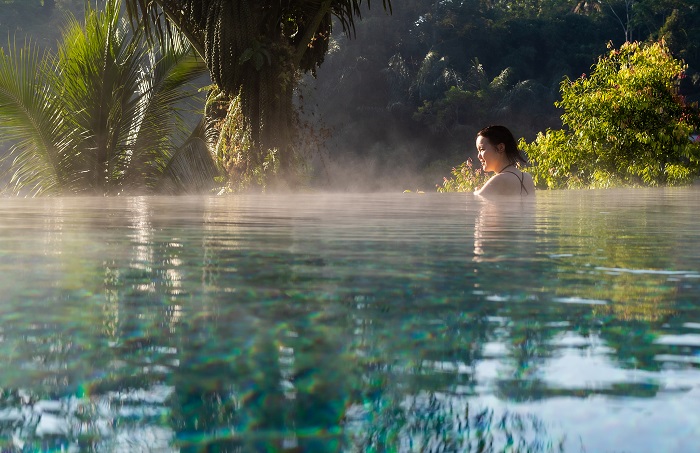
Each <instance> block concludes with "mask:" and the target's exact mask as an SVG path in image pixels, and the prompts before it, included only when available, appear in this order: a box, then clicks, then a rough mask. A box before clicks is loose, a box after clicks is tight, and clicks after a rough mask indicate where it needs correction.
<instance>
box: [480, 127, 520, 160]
mask: <svg viewBox="0 0 700 453" xmlns="http://www.w3.org/2000/svg"><path fill="white" fill-rule="evenodd" d="M476 137H477V139H478V138H479V137H483V138H484V139H486V140H488V142H489V143H490V144H491V145H493V146H495V147H498V148H501V147H500V146H499V145H501V144H502V145H503V147H502V148H501V149H502V150H503V152H504V153H505V157H506V159H507V161H508V162H509V163H511V164H516V163H518V161H520V162H522V163H525V162H526V160H525V159H524V158H523V156H522V154H521V153H520V151H519V150H518V144H517V143H516V142H515V137H513V134H512V133H511V132H510V131H509V130H508V128H507V127H505V126H487V127H485V128H483V129H481V130H480V131H479V132H477V134H476Z"/></svg>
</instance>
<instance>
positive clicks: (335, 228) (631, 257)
mask: <svg viewBox="0 0 700 453" xmlns="http://www.w3.org/2000/svg"><path fill="white" fill-rule="evenodd" d="M637 194H638V193H637ZM671 195H673V194H671ZM562 196H563V195H562ZM689 197H691V198H692V194H691V195H689ZM291 201H294V203H291ZM8 203H9V204H8V205H6V206H4V207H0V210H3V212H2V213H0V214H3V216H2V217H1V218H2V221H1V222H0V255H2V256H3V258H4V259H3V260H2V262H1V263H0V266H2V271H3V272H0V285H2V288H3V291H4V296H3V297H2V299H0V361H1V362H2V363H3V364H4V365H5V366H3V367H2V368H1V369H0V389H2V390H1V391H0V449H2V448H6V449H25V450H30V451H31V450H39V449H44V450H51V449H61V448H63V449H70V448H78V449H82V450H97V451H116V450H123V451H126V450H139V449H159V450H163V451H168V450H176V451H200V450H212V451H239V450H240V451H279V450H289V451H372V450H373V451H385V450H389V451H454V450H458V451H492V450H502V449H508V448H510V449H513V450H525V451H552V450H564V451H570V450H572V449H573V450H576V451H578V450H580V449H581V448H585V449H590V451H597V450H600V449H601V448H603V447H604V448H603V449H609V448H611V447H610V446H611V445H612V448H613V449H621V448H628V447H629V446H630V445H632V446H633V447H634V448H633V449H634V450H636V451H645V450H647V451H659V450H664V449H667V448H666V447H667V445H666V444H664V441H663V440H658V439H656V436H654V433H655V431H654V427H655V426H657V425H663V426H668V427H672V428H678V429H684V428H688V427H692V426H698V425H697V424H688V423H690V422H692V421H693V420H689V419H688V415H687V414H686V415H685V417H686V418H681V417H680V416H674V414H675V413H678V414H681V413H683V411H669V410H668V409H669V405H670V406H671V407H673V406H674V405H675V406H676V407H677V408H678V409H682V408H688V407H692V404H693V402H700V401H698V400H700V396H699V394H700V390H699V386H700V384H699V382H700V362H699V361H698V360H696V359H697V356H698V354H699V353H700V341H698V333H700V327H698V326H700V314H699V313H700V309H699V307H698V305H697V300H699V298H698V296H699V295H700V288H699V283H700V280H698V278H699V275H698V273H697V269H700V263H699V260H700V258H699V257H700V253H698V247H697V246H696V245H694V244H697V239H698V235H699V233H697V232H696V231H695V229H694V227H693V218H694V214H693V212H694V211H693V210H688V207H687V205H688V200H687V199H685V198H683V199H682V200H677V199H676V198H674V197H673V196H669V198H668V199H664V200H662V201H661V202H659V200H658V197H657V199H656V201H655V199H654V198H652V197H649V198H644V197H642V198H639V197H635V198H634V199H633V200H628V201H626V203H624V204H620V205H619V206H618V207H616V208H615V209H613V206H610V203H609V202H605V203H602V204H601V202H600V200H598V199H596V198H595V196H594V195H591V194H579V196H577V197H570V198H565V199H558V198H557V196H549V197H547V196H545V197H538V200H537V202H536V203H530V204H521V203H516V204H512V205H504V204H492V203H489V202H483V203H482V202H479V203H477V202H475V200H471V199H464V198H463V197H459V198H457V197H449V196H439V197H438V196H436V197H424V198H420V197H413V198H407V197H388V198H387V197H384V198H383V197H380V196H373V197H370V196H363V197H352V196H345V197H341V196H339V197H334V198H314V197H312V196H307V197H302V198H301V199H290V198H275V197H271V198H267V199H265V198H256V197H240V198H212V199H209V198H207V199H197V198H182V199H173V200H171V199H157V198H155V199H153V198H133V199H124V200H121V199H107V200H104V199H100V200H92V199H85V200H80V202H79V203H74V202H71V201H70V200H57V201H55V202H54V201H46V200H37V201H32V202H31V203H28V204H27V203H26V202H23V203H20V202H14V201H10V202H8ZM12 203H15V205H14V206H13V205H12ZM577 203H578V204H577ZM696 204H697V203H696ZM668 218H673V219H674V225H675V228H676V231H675V234H668V228H667V223H666V222H665V221H664V220H663V219H668ZM655 256H659V258H658V259H656V258H654V257H655ZM14 263H20V265H21V266H22V267H18V266H16V265H15V264H14ZM618 397H625V398H626V400H624V401H627V402H620V400H619V399H616V398H618ZM592 401H595V402H596V405H595V406H593V405H592V403H591V402H592ZM641 401H645V402H648V406H645V407H646V408H647V409H646V412H644V414H646V415H644V416H639V417H638V418H637V419H635V420H636V421H635V425H634V426H633V425H632V424H629V425H625V422H624V421H623V422H622V426H620V425H619V423H618V428H617V431H616V433H617V434H618V435H619V440H618V441H615V442H612V440H611V439H609V438H608V439H606V441H608V442H607V443H605V442H603V441H601V440H597V438H599V437H600V436H599V432H604V430H605V429H606V428H608V427H607V426H605V423H608V422H609V418H606V417H605V416H597V414H602V413H604V411H611V410H613V409H615V410H617V411H619V412H623V413H624V412H625V411H632V410H636V407H637V406H636V405H638V404H641V403H640V402H641ZM686 412H687V411H686ZM662 413H663V414H664V415H665V416H666V419H665V421H662V422H659V421H658V418H657V417H656V414H662ZM577 416H578V417H580V418H577ZM581 418H585V419H586V422H585V423H582V422H581V421H580V420H581ZM690 418H691V419H692V418H693V416H690ZM695 421H697V417H696V420H695ZM638 426H642V427H646V431H645V432H644V433H641V434H640V433H639V432H638V431H639V430H638ZM690 431H692V429H691V430H690ZM690 431H688V432H690ZM604 437H605V436H604ZM676 441H678V442H680V443H679V444H678V445H681V446H683V445H691V444H690V443H689V442H690V437H688V439H685V438H681V439H680V440H679V439H676ZM601 442H603V443H601ZM610 442H612V443H610ZM684 442H687V443H684ZM598 447H601V448H598ZM652 447H653V448H656V450H653V449H652ZM657 447H658V448H657Z"/></svg>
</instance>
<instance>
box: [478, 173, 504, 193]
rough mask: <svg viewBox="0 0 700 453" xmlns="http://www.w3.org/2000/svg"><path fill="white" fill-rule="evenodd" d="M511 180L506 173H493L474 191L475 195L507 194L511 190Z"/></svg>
mask: <svg viewBox="0 0 700 453" xmlns="http://www.w3.org/2000/svg"><path fill="white" fill-rule="evenodd" d="M511 186H512V181H511V180H510V177H509V175H508V173H499V174H497V175H493V176H492V177H491V178H490V179H489V180H488V181H486V184H484V185H483V186H482V187H481V188H480V189H479V190H477V191H476V192H474V193H475V194H476V195H481V196H483V197H487V196H492V195H509V194H510V193H512V192H513V190H512V188H511Z"/></svg>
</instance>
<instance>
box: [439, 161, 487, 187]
mask: <svg viewBox="0 0 700 453" xmlns="http://www.w3.org/2000/svg"><path fill="white" fill-rule="evenodd" d="M488 179H489V176H488V175H487V174H486V173H484V170H482V169H481V168H474V164H473V163H472V159H471V158H469V159H467V160H466V161H465V162H463V163H461V164H460V165H458V166H456V167H454V168H453V169H452V177H451V178H447V177H445V178H443V181H442V187H440V186H438V187H437V191H438V192H440V193H446V192H474V191H475V190H477V189H478V188H479V187H481V186H482V185H483V184H484V183H486V181H487V180H488Z"/></svg>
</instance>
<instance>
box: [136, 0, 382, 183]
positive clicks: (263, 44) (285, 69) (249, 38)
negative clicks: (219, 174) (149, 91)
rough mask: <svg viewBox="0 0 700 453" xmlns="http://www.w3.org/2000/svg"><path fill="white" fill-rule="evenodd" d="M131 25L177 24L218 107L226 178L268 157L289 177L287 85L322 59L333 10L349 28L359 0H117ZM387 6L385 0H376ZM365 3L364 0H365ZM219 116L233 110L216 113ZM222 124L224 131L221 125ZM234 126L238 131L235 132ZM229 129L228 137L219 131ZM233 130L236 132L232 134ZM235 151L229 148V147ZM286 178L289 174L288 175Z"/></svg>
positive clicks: (162, 28)
mask: <svg viewBox="0 0 700 453" xmlns="http://www.w3.org/2000/svg"><path fill="white" fill-rule="evenodd" d="M125 3H126V9H127V13H128V15H129V16H130V17H131V19H132V23H133V24H134V25H138V26H141V27H143V28H144V29H146V30H150V29H155V30H157V31H158V33H159V35H160V36H161V37H162V36H165V35H167V30H169V29H172V28H174V29H177V30H179V31H181V32H182V33H183V34H184V35H185V36H187V38H188V39H189V41H190V42H191V43H192V46H193V47H194V48H195V49H196V50H197V52H198V53H199V54H200V55H201V56H202V57H203V58H204V59H205V60H206V64H207V67H208V68H209V72H210V74H211V78H212V80H213V81H214V83H215V84H216V86H217V87H218V89H219V90H220V94H221V98H222V99H223V100H224V107H223V109H220V110H219V111H218V115H217V111H216V110H215V109H212V110H210V115H211V116H214V117H217V116H218V118H216V119H218V120H220V121H219V123H218V132H219V133H220V134H221V135H224V137H219V142H220V143H221V142H222V141H223V142H224V143H227V147H228V151H227V152H228V153H229V155H228V156H224V160H228V162H229V166H228V167H229V168H228V170H229V172H230V173H231V177H232V178H234V179H235V178H245V177H246V175H250V174H251V173H253V172H256V171H259V170H260V168H261V167H262V166H264V165H267V164H268V163H270V160H275V161H276V163H275V165H278V166H279V168H280V170H281V172H282V175H286V176H287V177H288V178H290V179H291V180H292V181H291V183H292V184H294V181H293V180H294V177H293V173H294V172H293V170H294V163H295V159H296V157H297V156H296V153H295V151H294V147H293V146H292V143H293V142H294V138H295V137H294V130H295V110H294V107H293V91H294V89H295V87H296V84H297V81H298V77H299V74H300V72H309V71H310V72H312V73H314V72H315V70H316V68H318V66H319V65H320V64H321V63H322V62H323V58H324V56H325V54H326V52H327V50H328V43H329V41H330V37H331V31H332V25H333V17H336V18H337V19H338V20H339V22H340V24H341V26H342V27H343V30H344V31H346V32H347V33H351V32H352V31H354V20H355V18H356V17H360V11H361V10H360V7H361V5H362V0H285V1H279V0H125ZM382 3H383V6H384V8H385V9H387V10H390V9H391V3H390V0H382ZM367 6H368V7H369V6H370V1H369V0H368V1H367ZM223 116H229V117H235V118H238V119H239V121H232V120H231V118H229V119H228V120H224V119H223V118H222V117H223ZM224 125H229V126H230V127H231V128H232V129H229V130H228V131H227V130H225V128H224V127H223V126H224ZM241 130H243V131H244V132H243V133H241ZM226 135H229V136H231V137H226ZM236 137H238V138H236ZM234 154H235V155H234ZM288 182H289V181H288Z"/></svg>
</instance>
